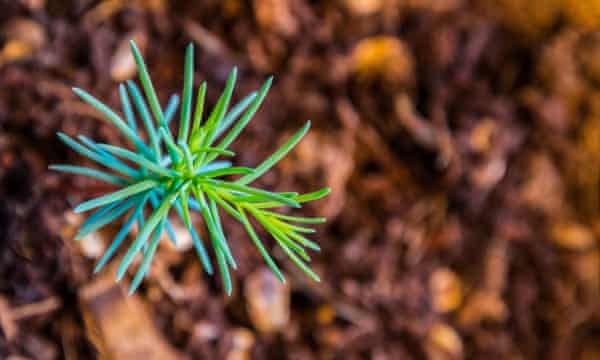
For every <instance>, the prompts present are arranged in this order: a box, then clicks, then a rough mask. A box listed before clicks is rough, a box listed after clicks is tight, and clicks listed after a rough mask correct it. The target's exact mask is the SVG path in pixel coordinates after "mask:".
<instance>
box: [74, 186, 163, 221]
mask: <svg viewBox="0 0 600 360" xmlns="http://www.w3.org/2000/svg"><path fill="white" fill-rule="evenodd" d="M157 185H158V183H157V182H156V181H154V180H144V181H140V182H138V183H136V184H133V185H130V186H128V187H126V188H123V189H122V190H119V191H115V192H114V193H111V194H108V195H105V196H101V197H99V198H95V199H93V200H89V201H86V202H84V203H81V204H79V205H78V206H77V207H76V208H75V212H76V213H80V212H84V211H88V210H90V209H93V208H97V207H98V206H102V205H106V204H110V203H112V202H115V201H117V200H121V199H125V198H128V197H130V196H133V195H135V194H138V193H141V192H142V191H146V190H148V189H151V188H153V187H155V186H157Z"/></svg>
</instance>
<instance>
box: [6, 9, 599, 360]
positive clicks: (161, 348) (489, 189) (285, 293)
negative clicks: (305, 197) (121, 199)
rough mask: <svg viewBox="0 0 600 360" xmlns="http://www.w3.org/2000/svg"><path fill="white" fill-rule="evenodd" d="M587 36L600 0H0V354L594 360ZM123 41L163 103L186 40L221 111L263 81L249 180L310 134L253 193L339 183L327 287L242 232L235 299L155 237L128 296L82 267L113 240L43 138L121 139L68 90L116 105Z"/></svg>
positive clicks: (249, 138) (595, 168)
mask: <svg viewBox="0 0 600 360" xmlns="http://www.w3.org/2000/svg"><path fill="white" fill-rule="evenodd" d="M563 3H564V4H563ZM586 6H587V7H586ZM598 25H600V2H598V1H596V0H584V1H566V0H565V1H559V0H556V1H543V0H539V1H537V0H536V1H529V0H482V1H468V0H362V1H361V0H337V1H323V2H319V1H309V0H254V1H242V0H222V1H221V0H208V1H173V2H168V1H166V0H136V1H123V0H108V1H104V2H101V3H98V2H96V1H92V0H80V1H75V0H19V1H17V0H10V1H9V0H5V1H0V246H1V247H0V249H1V250H0V330H1V332H0V358H3V359H4V358H11V359H14V360H16V359H22V358H30V359H58V358H66V359H90V358H97V357H103V358H117V359H121V358H127V359H135V358H143V359H150V358H161V359H167V358H189V359H217V358H227V359H249V358H252V359H267V358H268V359H278V358H290V359H312V358H319V359H361V358H369V359H408V358H414V359H421V358H428V359H460V358H469V359H470V358H473V359H477V358H485V359H490V358H498V359H534V358H541V359H549V358H552V359H571V358H580V359H598V358H600V342H599V341H598V340H599V339H600V297H599V295H600V272H599V271H600V251H599V246H598V236H600V212H599V210H600V195H599V184H600V183H599V180H600V146H599V145H598V144H600V106H599V104H600V36H598V33H595V32H594V31H595V29H596V28H597V27H598ZM131 38H134V39H136V40H137V42H138V44H139V45H140V47H141V48H142V51H143V53H144V56H145V58H146V61H147V63H148V66H149V68H150V73H151V74H152V77H153V81H154V83H155V87H156V89H157V91H158V92H159V97H160V99H161V101H163V102H166V100H167V98H168V95H170V94H171V93H173V92H179V91H180V90H179V88H180V86H181V84H182V74H183V71H182V62H183V54H184V49H185V46H186V44H187V43H188V42H189V41H192V42H194V43H195V45H196V67H197V71H196V74H195V77H196V80H197V82H199V81H200V80H202V79H205V80H207V81H208V84H209V92H208V100H209V103H210V104H214V102H215V101H216V98H217V96H218V95H219V91H220V90H221V88H222V87H223V85H224V83H225V79H226V77H227V74H228V71H229V70H230V68H231V67H232V66H234V65H237V66H238V67H239V71H240V76H239V80H238V88H237V93H236V94H237V95H236V96H237V98H238V99H239V98H241V96H242V95H243V94H245V93H248V92H249V91H251V90H253V89H255V88H257V87H258V86H259V84H260V83H261V81H263V80H264V79H265V78H266V76H267V75H269V74H274V75H275V83H274V86H273V88H272V89H271V91H270V93H269V96H268V98H267V100H266V102H265V103H264V104H263V106H262V109H261V110H260V112H259V113H258V114H257V116H256V118H255V119H254V120H253V122H252V123H251V124H250V126H249V127H248V128H247V130H246V131H245V133H244V134H245V136H244V137H242V138H241V140H239V141H237V142H236V143H235V145H234V150H235V151H236V152H237V153H238V156H237V160H238V161H239V162H240V163H241V164H246V165H255V164H257V163H258V162H259V161H260V160H261V159H262V158H264V157H265V156H266V155H267V154H268V153H269V152H270V151H272V150H273V149H275V148H276V146H277V145H278V144H281V142H282V141H283V140H284V139H285V138H286V137H287V136H289V135H290V134H291V133H292V132H293V131H294V130H295V129H297V128H299V127H300V126H301V125H302V124H303V123H304V122H305V121H306V120H307V119H311V120H312V122H313V129H312V130H311V132H310V134H309V135H308V136H307V138H305V139H304V140H303V142H302V143H301V144H300V145H299V146H298V147H297V149H296V150H294V151H293V152H292V153H291V154H290V155H289V156H288V158H287V159H286V160H285V161H283V162H282V163H281V164H280V166H278V167H277V168H276V169H275V170H273V171H271V172H270V173H269V174H268V175H267V176H265V177H264V178H263V179H262V180H261V182H260V184H261V185H262V186H265V187H267V188H272V189H274V188H276V189H277V190H282V191H283V190H286V191H311V190H315V189H317V188H319V187H322V186H330V187H331V188H332V189H333V192H332V194H331V195H330V196H329V197H328V198H326V199H325V200H321V201H318V202H316V203H314V204H311V206H309V207H307V208H305V209H304V210H302V211H303V214H305V215H321V216H327V217H328V218H329V222H328V223H327V224H326V225H322V226H319V232H318V233H317V234H316V235H315V237H314V238H315V239H316V240H317V241H318V242H319V244H321V246H322V252H321V253H317V254H314V256H313V258H314V260H313V263H314V268H315V269H316V271H317V272H318V273H319V274H320V276H321V277H322V282H321V283H320V284H315V283H312V282H310V281H309V279H308V278H306V277H305V276H303V275H302V274H300V273H299V272H298V271H297V270H296V269H295V268H294V267H293V266H292V264H290V261H288V260H286V259H285V257H284V256H283V254H282V253H281V252H279V251H278V250H277V249H275V248H274V249H273V252H274V255H275V257H276V258H277V259H279V262H280V263H282V264H283V265H284V268H285V269H286V273H287V275H288V278H289V281H288V284H287V286H280V285H278V284H277V283H276V282H273V279H272V277H271V276H270V274H269V273H268V272H265V270H264V269H265V267H264V264H263V261H262V259H261V257H260V255H259V254H258V252H257V251H256V249H255V248H254V247H253V246H252V244H251V241H250V240H249V239H248V238H247V236H246V235H245V233H244V230H243V228H242V227H241V226H240V225H239V224H236V223H235V222H234V221H231V220H230V219H228V220H227V221H225V225H224V226H225V229H226V231H227V233H228V238H229V240H230V242H231V247H232V249H233V253H234V256H235V257H236V258H237V259H238V261H239V269H238V270H237V271H236V272H235V274H234V277H235V279H234V292H233V295H232V296H231V297H230V298H227V297H226V296H224V295H223V291H222V289H221V285H220V282H219V279H218V277H215V278H209V277H207V276H205V275H204V274H203V273H202V272H201V268H200V265H199V263H198V261H197V259H196V257H195V254H194V253H193V251H191V250H190V251H179V250H177V249H174V248H173V247H171V246H168V244H166V243H165V246H161V248H160V249H159V253H158V255H157V258H156V259H155V262H154V264H153V267H152V271H151V274H150V275H149V277H148V278H147V279H146V281H145V282H144V284H143V285H142V287H141V288H140V290H139V291H138V293H137V294H136V295H135V296H134V297H131V298H127V297H125V296H123V295H122V292H121V291H120V288H118V287H115V286H114V285H113V282H112V277H111V274H110V271H111V270H110V269H108V270H106V271H105V273H103V274H101V275H93V274H92V268H93V264H94V262H95V259H96V258H97V256H98V250H97V249H98V247H100V248H101V247H102V246H104V244H106V242H107V241H108V240H110V236H111V235H112V234H114V230H115V229H108V230H106V231H103V232H100V233H97V234H94V236H93V237H91V238H89V239H86V240H84V241H83V242H75V241H74V240H73V234H74V231H75V229H76V227H77V225H78V224H79V223H80V222H81V221H82V219H81V218H80V217H79V216H76V215H75V214H73V213H72V212H71V209H72V207H73V205H74V204H77V203H78V202H80V201H82V200H84V199H88V198H91V197H93V196H95V195H98V194H101V193H103V192H104V191H107V190H108V189H109V188H107V187H106V186H104V185H102V184H100V183H98V182H95V181H91V180H88V179H86V178H83V177H77V176H67V175H63V174H57V173H52V172H50V171H48V170H47V166H48V165H49V164H51V163H65V162H72V163H77V164H80V163H85V161H86V160H84V159H83V158H82V157H80V156H78V155H76V154H74V153H73V152H71V151H69V150H68V149H67V148H66V147H65V146H64V145H63V144H62V143H60V142H59V140H58V139H57V137H56V135H55V133H56V132H57V131H62V132H65V133H67V134H69V135H75V134H77V133H81V134H85V135H88V136H90V137H93V138H95V139H98V140H101V141H103V142H111V143H117V144H120V143H124V142H123V139H121V138H120V137H119V136H118V134H117V132H116V130H115V129H114V128H112V127H111V126H109V125H108V124H107V123H106V122H104V121H102V120H101V119H100V117H99V116H98V114H97V113H95V112H94V111H92V110H91V109H90V108H89V107H88V106H86V105H84V104H83V103H81V102H80V101H79V100H78V99H76V97H75V96H74V95H73V94H72V92H71V90H70V87H71V86H78V87H81V88H84V89H86V90H88V91H89V92H90V93H92V94H94V95H96V96H97V97H98V98H99V99H102V100H104V101H106V102H107V103H108V104H110V105H111V106H115V107H117V106H118V93H117V91H116V86H117V83H118V82H120V81H123V80H124V79H127V78H130V77H131V76H132V75H133V73H132V71H133V69H132V63H131V62H130V58H129V55H128V53H127V41H128V40H129V39H131ZM262 235H263V238H265V239H266V237H265V236H264V234H262ZM269 244H270V246H272V245H273V244H272V242H269ZM264 306H266V309H265V307H264ZM10 356H12V357H10ZM19 356H20V357H19Z"/></svg>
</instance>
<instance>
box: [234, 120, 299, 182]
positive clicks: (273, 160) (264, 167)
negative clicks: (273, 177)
mask: <svg viewBox="0 0 600 360" xmlns="http://www.w3.org/2000/svg"><path fill="white" fill-rule="evenodd" d="M308 129H310V121H307V122H306V124H305V125H304V126H303V127H302V128H301V129H300V130H298V132H296V134H294V136H292V138H291V139H289V140H288V141H287V142H286V143H285V144H284V145H283V146H282V147H280V148H279V150H277V151H275V152H274V153H273V155H271V156H269V157H268V158H267V159H266V160H265V161H263V162H262V163H261V164H260V165H258V167H256V169H255V170H254V172H253V173H252V174H248V175H245V176H242V177H241V178H240V179H239V180H237V181H236V182H237V183H238V184H243V185H246V184H249V183H251V182H252V181H254V180H256V179H258V178H259V177H261V176H262V175H263V174H264V173H265V172H267V171H268V170H269V169H270V168H272V167H273V165H275V164H277V162H279V160H281V159H282V158H283V157H284V156H285V155H287V153H288V152H290V150H292V149H293V148H294V146H296V144H298V142H299V141H300V140H301V139H302V138H303V137H304V135H306V133H307V132H308Z"/></svg>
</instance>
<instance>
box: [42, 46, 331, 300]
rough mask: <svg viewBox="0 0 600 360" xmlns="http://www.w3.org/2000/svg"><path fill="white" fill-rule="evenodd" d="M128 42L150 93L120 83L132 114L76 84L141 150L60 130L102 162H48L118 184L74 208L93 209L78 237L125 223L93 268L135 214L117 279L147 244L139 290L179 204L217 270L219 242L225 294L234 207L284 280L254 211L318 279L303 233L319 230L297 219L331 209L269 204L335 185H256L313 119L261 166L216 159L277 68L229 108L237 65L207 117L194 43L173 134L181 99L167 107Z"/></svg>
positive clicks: (204, 259) (200, 250) (205, 261)
mask: <svg viewBox="0 0 600 360" xmlns="http://www.w3.org/2000/svg"><path fill="white" fill-rule="evenodd" d="M131 51H132V53H133V56H134V58H135V61H136V64H137V69H138V74H139V78H140V82H141V84H142V91H143V93H142V91H140V89H139V88H138V87H137V85H136V84H135V83H134V82H132V81H129V82H127V84H126V86H125V85H123V84H122V85H120V86H119V95H120V97H121V104H122V108H123V115H124V118H125V120H123V118H121V116H119V115H118V114H117V113H116V112H114V111H113V110H111V109H110V108H109V107H108V106H106V105H104V104H102V103H101V102H100V101H98V100H97V99H96V98H94V97H93V96H92V95H90V94H88V93H87V92H85V91H84V90H81V89H78V88H74V89H73V91H74V92H75V93H76V94H77V95H78V96H79V97H80V98H81V99H83V100H84V101H85V102H87V103H88V104H90V105H91V106H93V107H94V108H96V109H97V110H98V111H100V112H101V113H102V114H103V115H104V117H105V118H106V119H107V120H108V121H110V122H111V123H112V124H114V125H115V127H116V128H117V129H118V130H119V131H120V132H121V133H122V134H123V135H124V136H125V138H127V139H128V140H129V141H130V142H131V144H132V145H133V147H134V150H133V151H132V150H127V149H124V148H120V147H117V146H113V145H108V144H99V143H96V142H94V141H92V140H90V139H88V138H86V137H84V136H79V137H78V140H79V141H77V140H75V139H73V138H70V137H68V136H67V135H65V134H62V133H59V134H58V136H59V138H60V139H61V140H62V141H63V142H64V143H65V144H67V145H68V146H69V147H71V148H72V149H73V150H75V151H76V152H78V153H80V154H81V155H83V156H85V157H88V158H89V159H91V160H93V161H95V162H96V163H98V164H99V165H101V166H103V167H104V168H105V169H103V170H98V169H92V168H86V167H81V166H73V165H51V166H50V169H52V170H56V171H62V172H68V173H74V174H81V175H86V176H90V177H93V178H96V179H98V180H101V181H104V182H107V183H110V184H114V185H116V186H118V187H119V188H120V189H119V190H117V191H115V192H113V193H110V194H107V195H104V196H101V197H98V198H95V199H91V200H88V201H85V202H83V203H81V204H79V205H78V206H77V207H76V208H75V212H86V211H89V210H92V209H96V211H95V212H94V213H93V214H91V215H90V216H89V217H88V218H87V219H86V221H85V222H84V223H83V224H82V226H81V228H80V230H79V232H78V234H77V235H76V239H81V238H83V237H84V236H85V235H87V234H89V233H91V232H93V231H96V230H98V229H100V228H101V227H103V226H105V225H107V224H109V223H111V222H113V221H115V220H117V219H119V218H123V225H122V227H121V229H120V231H119V232H118V233H117V235H116V237H115V238H114V240H113V242H112V243H111V244H110V246H109V248H108V249H107V251H106V253H105V254H104V255H103V256H102V258H101V259H100V260H99V262H98V264H97V265H96V268H95V272H98V271H100V270H101V269H102V267H103V266H104V265H105V264H106V263H107V262H108V261H109V260H110V259H111V258H112V257H113V256H114V254H115V252H116V251H117V250H118V249H119V247H120V246H121V245H122V243H123V241H124V239H125V238H126V236H127V234H128V233H129V230H130V229H131V227H132V226H133V225H134V223H136V222H137V223H138V226H139V229H140V230H139V232H138V234H137V236H136V238H135V239H134V240H133V242H132V243H131V245H130V246H129V248H128V249H127V251H126V253H125V255H124V257H123V259H122V260H121V262H120V265H119V267H118V270H117V280H118V281H119V280H121V279H122V278H123V276H124V274H125V272H126V271H127V269H128V268H129V267H130V266H131V263H132V262H133V260H134V258H135V257H136V256H137V255H138V254H141V256H142V261H141V264H140V266H139V268H138V270H137V272H136V274H135V277H134V279H133V281H132V283H131V287H130V293H133V292H134V291H135V290H136V288H137V287H138V286H139V285H140V283H141V281H142V280H143V278H144V275H145V274H146V272H147V271H148V269H149V267H150V263H151V261H152V258H153V256H154V254H155V252H156V249H157V247H158V243H159V240H160V235H161V233H162V232H163V231H166V232H167V234H168V235H169V237H170V238H171V240H172V241H173V242H176V238H175V235H174V231H173V229H172V226H171V223H170V220H169V214H170V213H171V212H173V211H172V210H173V209H174V210H175V211H174V213H175V214H176V215H177V216H179V218H180V219H181V221H182V222H183V223H184V224H185V226H186V227H187V230H188V231H189V232H190V235H191V237H192V240H193V245H194V247H195V250H196V252H197V254H198V257H199V259H200V262H201V263H202V266H203V267H204V269H205V271H206V272H207V273H208V274H212V273H213V266H212V263H211V261H210V258H209V255H208V251H207V247H208V246H210V247H211V248H212V250H213V252H214V254H215V257H216V260H217V261H216V263H217V266H218V269H219V272H220V274H221V277H222V281H223V284H224V288H225V290H226V292H227V294H230V293H231V291H232V287H231V277H230V270H231V269H236V267H237V265H236V262H235V259H234V258H233V255H232V252H231V249H230V247H229V244H228V242H227V239H226V237H225V232H224V230H223V227H222V225H221V216H222V213H227V214H228V215H230V216H232V217H233V218H234V219H236V220H237V221H239V222H240V223H241V224H242V226H243V227H244V229H245V230H246V232H247V233H248V235H249V237H250V239H251V240H252V241H253V243H254V244H255V246H256V247H257V249H258V251H259V252H260V254H261V255H262V256H263V258H264V259H265V261H266V263H267V264H268V266H269V267H270V268H271V269H272V270H273V273H274V274H275V275H276V276H277V277H278V278H279V280H281V281H282V282H284V281H285V279H284V277H283V274H282V273H281V271H280V269H279V267H278V265H277V264H276V263H275V261H274V260H273V258H272V257H271V256H270V255H269V252H268V251H267V249H266V248H265V245H264V244H263V243H262V241H261V240H260V238H259V237H258V235H257V233H256V231H255V229H254V226H253V224H252V221H251V218H254V220H255V223H257V224H259V225H260V226H261V227H263V228H264V229H265V230H266V231H267V232H268V233H269V234H270V235H271V236H272V237H273V239H275V242H276V243H277V245H278V246H279V247H280V248H281V249H282V250H283V252H284V253H285V254H286V255H287V256H289V258H290V259H291V260H292V261H293V262H294V263H295V264H296V265H297V266H298V267H299V268H300V269H302V270H303V271H304V272H305V273H306V274H308V275H309V276H310V277H311V278H313V279H314V280H316V281H319V277H318V276H317V275H316V274H315V273H314V272H313V271H312V270H311V269H310V268H309V267H308V266H307V262H309V261H310V257H309V255H308V254H307V252H306V250H305V248H309V249H311V250H316V251H318V250H319V246H318V245H317V244H315V243H314V242H312V241H311V240H309V239H307V238H306V237H305V236H304V235H303V234H306V233H312V232H314V230H313V229H312V228H308V227H305V226H300V225H295V224H319V223H322V222H324V221H325V219H324V218H306V217H298V216H290V215H284V214H279V213H276V212H273V211H271V210H272V209H273V208H277V207H282V206H289V207H293V208H299V207H301V204H302V203H305V202H308V201H313V200H317V199H320V198H322V197H324V196H326V195H327V194H328V193H329V189H328V188H325V189H321V190H319V191H316V192H313V193H309V194H303V195H301V194H298V193H290V192H272V191H266V190H262V189H259V188H256V187H252V186H250V185H249V184H251V183H252V182H253V181H254V180H256V179H258V178H259V177H260V176H262V175H263V174H264V173H265V172H267V171H268V170H269V169H271V168H272V167H273V166H274V165H275V164H277V162H278V161H279V160H281V158H283V157H284V156H285V155H286V154H287V153H288V152H289V151H290V150H291V149H292V148H293V147H294V146H295V145H296V144H297V143H298V142H299V141H300V140H301V139H302V137H303V136H304V135H305V134H306V133H307V132H308V130H309V128H310V122H307V123H306V125H304V126H303V127H302V128H301V129H300V130H298V132H297V133H296V134H295V135H294V136H292V137H291V139H290V140H289V141H287V142H286V143H285V144H284V145H283V146H282V147H281V148H279V149H278V150H277V151H275V152H274V153H273V154H272V155H271V156H269V157H268V158H267V159H266V160H264V161H263V162H262V163H261V164H259V165H258V166H257V167H256V168H254V169H251V168H247V167H239V166H233V165H232V163H231V162H230V161H226V160H219V157H231V156H234V155H235V154H234V153H233V152H232V151H230V150H228V147H229V145H230V144H231V143H232V142H233V141H234V140H235V139H236V138H237V136H238V135H239V134H240V133H241V131H242V130H243V129H244V127H246V125H248V123H249V122H250V120H251V119H252V117H253V115H254V114H255V113H256V111H257V110H258V108H259V107H260V105H261V103H262V102H263V100H264V98H265V96H266V94H267V91H268V90H269V87H270V86H271V82H272V78H269V79H267V81H266V82H265V83H264V85H263V86H262V87H261V88H260V89H259V90H258V91H257V92H253V93H251V94H249V95H248V96H246V97H245V98H243V99H242V100H241V101H240V102H239V103H238V104H236V105H234V106H232V107H231V109H229V104H230V101H231V98H232V94H233V89H234V87H235V82H236V78H237V70H236V69H235V68H234V69H233V70H232V71H231V74H230V76H229V78H228V80H227V83H226V86H225V89H224V91H223V93H222V94H221V96H220V97H219V99H218V101H217V103H216V104H215V107H214V108H213V109H212V111H211V112H210V113H209V114H208V117H207V118H206V119H203V111H204V98H205V94H206V83H202V84H201V86H200V87H199V88H198V93H197V96H196V99H197V100H196V105H195V107H193V104H192V103H193V100H192V98H193V74H194V69H193V66H194V49H193V47H192V45H191V44H190V45H189V46H188V48H187V51H186V56H185V66H184V67H185V69H184V84H183V92H182V94H183V99H182V102H181V111H180V122H179V129H178V133H177V136H176V137H175V136H174V134H173V133H172V132H171V129H170V122H171V119H172V118H173V117H174V114H175V112H176V110H177V107H178V106H179V98H178V96H177V95H173V96H172V97H171V99H170V101H169V103H168V104H167V106H166V107H165V110H164V111H163V109H162V107H161V105H160V103H159V100H158V97H157V95H156V93H155V91H154V87H153V85H152V81H151V80H150V76H149V74H148V71H147V69H146V65H145V64H144V61H143V59H142V56H141V55H140V53H139V51H138V49H137V47H136V45H135V43H134V42H133V41H132V42H131ZM130 97H131V99H132V100H133V103H132V102H131V100H130ZM192 108H193V109H194V111H192ZM228 109H229V111H228ZM134 110H135V112H136V113H137V118H136V116H135V113H134ZM138 119H140V120H141V123H142V125H143V128H144V130H145V135H146V136H145V137H142V136H140V132H139V130H140V129H138V123H137V120H138ZM145 139H147V141H145ZM163 151H165V153H164V154H163ZM230 176H234V177H235V176H237V179H233V180H232V179H230V178H228V177H230ZM191 212H197V213H199V214H200V216H201V217H202V218H203V220H204V224H205V225H206V228H207V229H208V239H207V241H206V242H205V241H203V240H201V238H200V236H199V235H198V232H197V231H196V230H195V228H194V225H193V224H192V216H191V215H190V213H191ZM207 244H209V245H207Z"/></svg>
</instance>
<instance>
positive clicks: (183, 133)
mask: <svg viewBox="0 0 600 360" xmlns="http://www.w3.org/2000/svg"><path fill="white" fill-rule="evenodd" d="M193 87H194V45H192V44H191V43H190V44H189V45H188V47H187V50H186V52H185V69H184V75H183V103H182V107H181V123H180V124H179V135H178V137H177V141H181V142H187V138H188V132H189V130H190V114H191V108H192V88H193Z"/></svg>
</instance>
